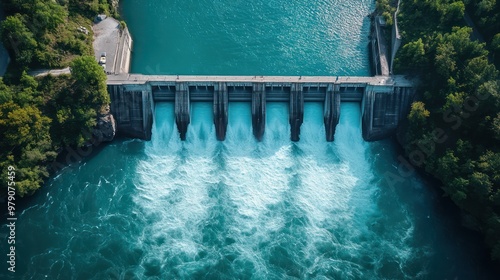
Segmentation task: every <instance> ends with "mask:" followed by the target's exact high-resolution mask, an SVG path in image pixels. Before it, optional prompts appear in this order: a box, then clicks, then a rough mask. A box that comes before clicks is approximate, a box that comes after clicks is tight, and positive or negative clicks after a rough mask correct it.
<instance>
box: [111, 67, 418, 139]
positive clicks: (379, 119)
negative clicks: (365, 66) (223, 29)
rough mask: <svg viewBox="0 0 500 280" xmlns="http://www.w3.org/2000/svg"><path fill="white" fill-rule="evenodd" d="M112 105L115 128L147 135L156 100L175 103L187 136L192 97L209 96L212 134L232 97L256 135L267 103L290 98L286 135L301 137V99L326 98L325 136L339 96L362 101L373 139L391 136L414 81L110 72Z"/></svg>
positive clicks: (220, 132) (219, 131)
mask: <svg viewBox="0 0 500 280" xmlns="http://www.w3.org/2000/svg"><path fill="white" fill-rule="evenodd" d="M108 91H109V92H110V95H111V111H112V113H113V115H114V116H115V119H116V122H117V132H118V133H119V134H122V135H125V136H128V137H136V138H141V139H150V138H151V125H152V119H153V110H154V109H153V108H154V106H153V105H154V103H155V102H174V103H175V122H176V124H177V128H178V131H179V137H180V138H181V139H182V140H185V139H186V133H187V129H188V126H189V123H190V108H191V105H190V104H191V102H212V103H213V119H214V125H215V128H216V137H217V139H218V140H220V141H222V140H224V139H225V137H226V130H227V124H228V108H229V103H230V102H251V104H252V105H251V106H252V129H253V133H254V136H255V138H256V139H258V140H261V139H262V136H263V135H264V133H265V119H266V103H267V102H287V103H289V123H290V139H291V140H292V141H299V139H300V128H301V125H302V122H303V118H304V102H322V103H323V104H324V112H323V116H324V123H325V135H326V141H333V140H334V135H335V129H336V126H337V124H338V122H339V118H340V104H341V102H360V103H361V104H362V122H363V125H362V127H363V132H362V134H363V137H364V139H365V140H367V141H375V140H379V139H383V138H385V137H389V136H391V135H392V134H393V133H394V132H395V129H396V128H397V126H398V125H399V123H400V120H401V119H402V118H405V117H406V115H407V113H408V110H409V106H410V104H411V100H412V98H413V87H412V84H411V82H409V81H408V80H406V79H405V78H404V77H402V76H391V77H385V76H375V77H339V76H333V77H313V76H156V75H131V74H122V75H112V76H108Z"/></svg>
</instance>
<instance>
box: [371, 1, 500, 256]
mask: <svg viewBox="0 0 500 280" xmlns="http://www.w3.org/2000/svg"><path fill="white" fill-rule="evenodd" d="M379 1H380V0H379ZM394 4H395V3H394ZM499 5H500V4H499V3H498V1H496V2H495V1H479V0H467V1H457V0H444V1H423V0H415V1H401V6H400V14H399V15H398V23H399V30H400V31H401V32H402V36H403V45H402V47H401V48H400V50H399V52H398V53H397V59H396V61H395V68H396V69H395V73H398V74H409V75H411V76H416V77H418V80H419V87H418V93H417V99H418V101H417V102H415V103H414V104H413V105H412V108H411V112H410V114H409V118H408V121H409V125H408V126H407V131H406V133H405V135H404V137H402V138H403V139H402V142H403V146H404V147H405V152H406V155H407V157H408V158H409V159H410V161H411V162H412V163H413V164H414V165H416V166H419V167H421V168H424V169H425V170H426V171H427V172H428V173H430V174H432V175H433V176H435V177H436V178H438V179H439V180H440V181H441V182H442V187H443V190H444V193H445V194H446V195H447V196H449V197H450V198H451V199H452V200H453V201H454V202H455V204H456V205H458V206H459V207H460V208H461V209H463V211H464V213H465V215H466V216H467V217H468V218H469V219H464V220H467V221H468V226H471V227H475V228H477V229H479V230H480V231H481V232H483V233H484V235H485V241H486V243H487V244H488V245H489V246H490V247H491V248H492V258H493V259H496V260H500V93H499V86H500V82H499V73H498V71H497V67H495V62H496V63H497V66H498V56H499V55H498V51H499V47H500V45H499V43H500V34H499V33H495V32H498V31H499V30H500V29H499V28H498V26H499V24H500V16H499V11H500V9H499V7H500V6H499ZM468 14H471V15H474V17H473V18H474V19H476V20H477V19H479V18H481V20H480V21H478V22H477V24H476V27H477V28H476V29H475V30H473V28H472V27H470V26H469V25H470V22H468V21H467V20H466V17H467V15H468ZM495 26H496V27H495ZM481 33H482V34H483V35H484V36H478V35H477V34H481ZM481 37H482V38H484V40H485V41H484V42H482V41H480V38H481Z"/></svg>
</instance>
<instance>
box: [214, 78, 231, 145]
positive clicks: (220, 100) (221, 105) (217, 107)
mask: <svg viewBox="0 0 500 280" xmlns="http://www.w3.org/2000/svg"><path fill="white" fill-rule="evenodd" d="M228 100H229V99H228V92H227V85H226V84H225V83H217V84H215V89H214V110H213V113H214V124H215V131H216V135H217V140H219V141H224V139H226V130H227V121H228V106H229V104H228Z"/></svg>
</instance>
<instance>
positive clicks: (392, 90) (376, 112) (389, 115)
mask: <svg viewBox="0 0 500 280" xmlns="http://www.w3.org/2000/svg"><path fill="white" fill-rule="evenodd" d="M412 101H413V90H412V89H411V88H402V87H392V86H385V87H382V86H381V87H373V86H370V87H367V89H366V92H365V96H364V98H363V105H362V110H363V112H362V130H363V139H365V140H366V141H377V140H381V139H384V138H387V137H389V136H391V135H392V134H394V133H395V131H396V128H397V127H398V125H399V123H400V120H401V119H402V118H405V117H406V116H407V115H408V113H409V109H410V105H411V102H412Z"/></svg>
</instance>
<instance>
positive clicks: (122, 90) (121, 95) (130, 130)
mask: <svg viewBox="0 0 500 280" xmlns="http://www.w3.org/2000/svg"><path fill="white" fill-rule="evenodd" d="M108 92H109V95H110V97H111V113H112V114H113V116H114V118H115V122H116V130H117V133H118V134H120V135H122V136H125V137H131V138H139V139H144V140H150V139H151V128H152V125H153V110H154V107H153V106H154V102H153V96H152V92H151V87H150V86H148V85H146V84H145V85H123V86H115V87H113V86H108Z"/></svg>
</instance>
